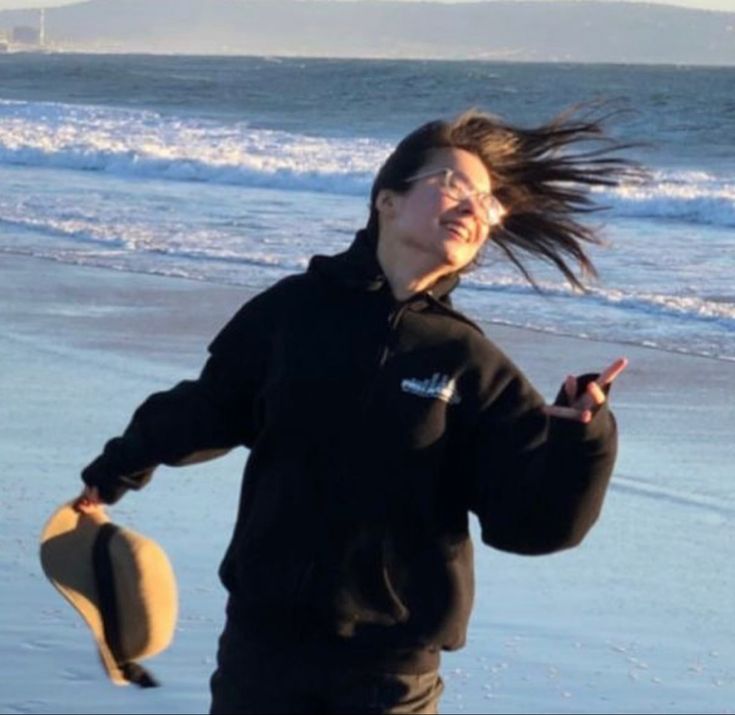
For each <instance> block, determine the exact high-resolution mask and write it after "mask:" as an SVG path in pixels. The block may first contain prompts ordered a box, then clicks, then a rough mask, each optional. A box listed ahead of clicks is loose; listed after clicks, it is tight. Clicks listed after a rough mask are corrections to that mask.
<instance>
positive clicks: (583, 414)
mask: <svg viewBox="0 0 735 715" xmlns="http://www.w3.org/2000/svg"><path fill="white" fill-rule="evenodd" d="M544 412H545V413H546V414H547V415H549V417H559V418H561V419H563V420H575V421H577V422H583V423H585V424H586V423H587V422H589V421H590V420H591V419H592V411H591V410H587V409H582V410H578V409H575V408H574V407H559V406H558V405H546V406H545V407H544Z"/></svg>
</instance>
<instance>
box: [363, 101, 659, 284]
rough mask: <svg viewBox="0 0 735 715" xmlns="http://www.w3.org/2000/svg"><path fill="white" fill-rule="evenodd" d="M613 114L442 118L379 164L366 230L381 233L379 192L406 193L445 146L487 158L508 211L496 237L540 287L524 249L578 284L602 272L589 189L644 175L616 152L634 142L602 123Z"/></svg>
mask: <svg viewBox="0 0 735 715" xmlns="http://www.w3.org/2000/svg"><path fill="white" fill-rule="evenodd" d="M614 113H615V112H611V113H608V114H607V115H604V116H603V115H600V114H599V112H596V110H595V109H593V108H590V107H582V106H580V107H575V108H572V109H570V110H567V111H566V112H564V113H562V114H560V115H559V116H557V117H555V118H554V119H552V120H551V121H550V122H548V123H547V124H543V125H542V126H539V127H536V128H531V129H523V128H520V127H515V126H511V125H510V124H507V123H506V122H504V121H503V120H501V119H499V118H497V117H495V116H493V115H490V114H486V113H483V112H480V111H477V110H469V111H467V112H464V113H463V114H461V115H460V116H459V117H457V118H456V119H454V120H452V121H443V120H437V121H433V122H429V123H428V124H424V125H423V126H421V127H419V128H418V129H416V130H415V131H413V132H411V134H409V135H408V136H406V137H405V138H404V139H403V140H402V141H401V142H400V143H399V144H398V146H397V147H396V148H395V150H394V151H393V153H392V154H391V155H390V156H389V157H388V159H387V160H386V161H385V163H384V164H383V165H382V166H381V168H380V170H379V171H378V174H377V176H376V178H375V181H374V183H373V187H372V191H371V195H370V207H371V208H370V217H369V220H368V225H367V229H368V231H369V232H374V233H376V234H377V231H378V212H377V209H376V208H375V201H376V198H377V196H378V193H379V192H380V191H381V190H382V189H391V190H393V191H397V192H399V193H404V192H406V191H408V189H409V186H410V184H409V182H408V181H407V179H409V178H410V177H411V176H413V175H415V174H416V173H417V172H418V171H419V170H420V169H421V167H422V166H423V165H424V164H426V162H427V161H428V160H429V159H430V158H431V153H432V152H433V151H434V150H436V149H440V148H456V149H464V150H466V151H469V152H471V153H472V154H475V155H476V156H478V157H479V158H480V159H481V160H482V162H483V163H484V165H485V167H486V169H487V170H488V173H489V174H490V177H491V179H492V183H493V193H494V194H495V196H496V197H497V198H498V199H499V200H500V201H501V203H502V204H503V206H504V207H505V209H506V211H507V214H506V215H505V218H504V219H503V222H502V224H501V225H499V226H496V227H495V228H493V229H492V233H491V240H492V242H493V243H494V244H495V245H497V246H498V247H499V248H500V249H501V250H502V251H503V252H504V253H505V255H506V256H507V257H508V258H509V259H510V260H511V261H512V262H513V263H514V264H515V265H516V266H517V267H518V268H519V270H520V271H521V272H522V273H523V275H524V276H525V277H526V278H527V279H528V280H529V281H530V282H531V284H532V285H534V286H536V283H535V281H534V279H533V276H532V275H531V273H530V271H529V270H528V269H527V268H526V266H525V265H524V263H523V260H522V254H523V253H527V254H531V255H534V256H538V257H541V258H543V259H545V260H547V261H549V262H551V263H553V264H554V265H555V266H556V267H557V268H558V269H559V270H560V271H561V272H562V273H563V274H564V276H565V277H566V278H567V280H568V281H569V282H570V283H571V284H572V285H574V286H576V287H578V288H583V284H582V281H581V280H580V278H579V277H578V276H577V274H576V273H575V270H574V268H573V267H572V266H570V262H572V263H574V264H576V268H577V269H578V270H579V271H580V272H581V275H582V276H583V277H584V276H592V277H594V276H596V275H597V271H596V270H595V267H594V265H593V263H592V261H591V259H590V258H589V256H588V255H587V252H586V250H585V244H599V243H601V240H600V238H599V236H598V235H597V230H596V229H594V228H592V227H590V226H588V225H585V223H583V222H582V221H581V220H580V219H581V218H582V217H584V216H585V215H587V214H589V213H591V212H593V211H598V210H600V209H601V208H604V207H603V206H599V205H598V204H596V202H595V201H594V200H593V198H592V196H591V195H590V194H591V190H592V189H593V188H594V187H614V186H617V185H618V184H620V183H621V182H622V181H623V180H624V179H628V178H633V177H638V178H640V177H642V176H643V174H644V172H643V170H642V168H641V167H640V166H638V165H637V164H636V163H635V162H632V161H630V160H628V159H624V158H621V157H620V156H619V155H618V154H619V152H620V151H621V150H622V149H626V148H629V147H631V146H632V145H630V144H622V143H621V142H618V141H616V140H614V139H612V138H611V137H609V136H607V135H606V133H605V130H604V124H605V123H606V122H607V121H608V120H609V119H610V118H611V117H612V115H613V114H614Z"/></svg>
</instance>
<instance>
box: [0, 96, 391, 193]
mask: <svg viewBox="0 0 735 715" xmlns="http://www.w3.org/2000/svg"><path fill="white" fill-rule="evenodd" d="M0 119H1V120H2V122H1V123H0V163H3V164H14V165H22V166H30V167H53V168H61V169H73V170H83V171H102V172H107V173H111V174H116V175H121V176H136V177H146V178H157V179H163V180H178V181H202V182H211V183H215V184H238V185H244V186H249V187H264V188H275V189H287V190H304V191H318V192H330V193H338V194H364V193H366V191H367V189H368V188H369V186H370V180H371V177H372V175H373V173H374V171H375V169H376V167H377V165H378V163H379V161H380V159H381V158H382V157H383V156H384V154H385V153H386V150H387V147H386V145H384V144H383V143H382V142H380V141H377V140H373V139H369V138H353V139H326V138H320V137H314V136H307V135H303V134H292V133H288V132H282V131H275V130H268V129H253V128H251V127H249V126H248V125H247V124H246V123H243V122H233V123H230V124H224V123H222V122H217V121H207V120H201V119H181V118H177V117H167V116H160V115H158V114H156V113H154V112H149V111H128V110H119V109H109V108H99V107H76V106H69V105H63V104H55V103H28V102H10V101H2V100H0Z"/></svg>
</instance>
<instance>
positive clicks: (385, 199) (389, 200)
mask: <svg viewBox="0 0 735 715" xmlns="http://www.w3.org/2000/svg"><path fill="white" fill-rule="evenodd" d="M395 209H396V193H395V192H394V191H391V190H390V189H381V190H380V191H379V192H378V195H377V196H376V197H375V210H376V211H377V212H378V213H379V214H380V215H381V216H383V217H384V218H388V217H390V216H392V215H393V213H394V212H395Z"/></svg>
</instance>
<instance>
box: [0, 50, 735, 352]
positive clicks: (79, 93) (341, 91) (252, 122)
mask: <svg viewBox="0 0 735 715" xmlns="http://www.w3.org/2000/svg"><path fill="white" fill-rule="evenodd" d="M598 101H605V102H610V103H612V105H614V106H617V107H621V108H623V109H624V110H625V111H624V112H623V113H622V114H621V115H620V116H619V117H618V118H617V120H616V121H615V122H614V124H612V125H611V127H610V130H611V133H612V134H613V136H615V137H617V138H619V139H622V140H624V141H626V142H627V141H630V142H634V143H636V144H637V148H636V149H633V150H630V151H629V152H628V156H630V157H631V158H633V159H636V160H638V161H641V162H642V163H643V164H644V165H645V166H647V167H648V169H649V171H650V180H649V181H648V182H647V183H644V184H640V183H631V184H629V185H624V186H621V187H619V188H617V189H615V190H608V191H601V192H599V195H598V197H597V198H598V199H599V201H600V202H601V203H602V204H604V205H606V206H607V207H608V210H606V211H605V212H603V213H600V214H596V215H595V217H594V221H596V222H598V224H599V225H600V227H601V230H602V235H603V237H604V239H605V246H604V247H600V248H594V247H593V249H592V256H593V259H594V261H595V263H596V265H597V267H598V270H599V273H600V280H599V281H598V282H596V283H594V284H593V285H591V287H590V290H589V292H588V293H586V294H580V293H578V292H575V291H573V290H571V289H570V288H569V287H568V286H567V285H566V284H565V283H564V281H563V279H562V277H561V275H558V274H556V273H555V272H554V271H553V270H552V269H550V268H549V267H547V266H545V265H543V264H541V263H539V262H531V263H530V264H529V265H530V266H531V268H532V271H533V273H534V275H535V276H536V277H537V280H538V282H539V284H540V286H541V287H542V289H543V290H542V292H541V293H538V292H537V291H535V290H534V289H533V288H531V287H530V286H529V285H528V284H527V282H526V281H525V279H524V278H523V276H521V275H520V274H519V272H518V271H517V270H516V269H515V268H514V267H513V266H512V265H510V264H509V263H508V262H507V261H506V260H505V259H503V257H502V256H501V255H500V252H499V251H497V250H493V248H492V246H490V247H489V249H488V251H487V252H486V255H485V259H484V261H483V265H482V266H481V267H480V268H478V269H477V270H475V271H473V272H472V273H470V274H468V275H467V276H466V277H465V278H464V279H463V281H462V285H461V287H460V288H459V289H458V290H457V291H456V293H455V303H456V304H457V305H458V307H460V308H461V309H463V310H465V311H466V312H467V313H468V314H469V315H470V316H472V317H474V318H476V319H480V320H484V321H488V322H490V323H502V324H508V325H517V326H524V327H528V328H531V329H535V330H539V331H542V332H551V333H558V334H568V335H576V336H580V337H583V338H587V339H590V340H614V341H620V342H624V343H630V344H635V345H644V346H649V347H651V348H655V349H660V350H667V351H676V352H683V353H692V354H696V355H703V356H708V357H711V358H713V359H719V360H735V280H733V278H734V277H735V68H693V67H659V66H627V65H571V64H570V65H566V64H512V63H488V62H443V61H442V62H438V61H437V62H432V61H378V60H329V59H285V58H271V57H263V58H255V57H227V58H225V57H221V58H218V57H185V56H131V55H106V56H105V55H72V54H10V55H4V56H2V55H0V252H2V253H5V254H22V255H31V256H38V257H43V258H47V259H52V260H56V261H61V262H67V263H74V264H82V265H94V266H102V267H106V268H110V269H115V270H118V271H133V272H144V273H156V274H163V275H171V276H180V277H185V278H191V279H196V280H201V281H211V282H215V283H228V284H235V285H243V286H247V287H248V288H255V289H262V288H265V287H266V286H268V285H270V284H271V283H273V282H274V281H275V280H277V279H279V278H281V277H282V276H284V275H287V274H289V273H292V272H295V271H300V270H303V269H304V268H305V266H306V265H307V263H308V260H309V258H310V257H311V256H312V255H313V254H318V253H321V254H331V253H336V252H339V251H341V250H343V249H344V248H345V247H346V246H347V245H348V244H349V242H350V241H351V239H352V237H353V235H354V232H355V231H356V230H357V229H358V228H360V227H362V226H363V225H364V223H365V220H366V217H367V205H368V194H369V190H370V185H371V181H372V178H373V176H374V174H375V172H376V170H377V168H378V167H379V165H380V163H381V162H382V160H383V159H384V158H385V157H386V156H387V154H388V153H389V152H390V150H391V149H392V147H393V146H394V145H395V143H396V142H397V141H398V140H399V139H400V138H401V137H402V136H404V135H405V134H406V133H408V132H409V131H411V130H412V129H414V128H415V127H417V126H418V125H419V124H422V123H424V122H426V121H428V120H430V119H434V118H437V117H450V116H453V115H455V114H458V113H459V112H461V111H462V110H464V109H467V108H469V107H478V108H480V109H483V110H486V111H490V112H492V113H495V114H498V115H500V116H502V117H503V118H505V119H506V120H508V121H510V122H513V123H518V124H521V125H526V126H531V125H534V124H539V123H542V122H544V121H546V120H548V119H550V118H551V117H552V116H554V115H555V114H556V113H558V112H560V111H562V110H564V109H565V108H567V107H569V106H570V105H573V104H577V103H581V102H598ZM612 357H615V356H611V358H612Z"/></svg>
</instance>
